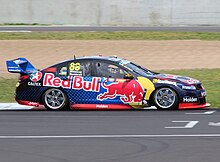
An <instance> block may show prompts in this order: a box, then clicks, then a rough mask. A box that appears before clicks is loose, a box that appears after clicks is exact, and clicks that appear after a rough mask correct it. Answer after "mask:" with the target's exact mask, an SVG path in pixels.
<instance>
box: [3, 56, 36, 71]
mask: <svg viewBox="0 0 220 162" xmlns="http://www.w3.org/2000/svg"><path fill="white" fill-rule="evenodd" d="M6 65H7V69H8V72H10V73H20V74H29V73H32V72H33V71H36V70H37V69H36V68H35V67H34V66H33V65H32V64H31V63H30V62H29V61H28V60H27V59H26V58H17V59H14V60H8V61H6Z"/></svg>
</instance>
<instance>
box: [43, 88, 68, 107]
mask: <svg viewBox="0 0 220 162" xmlns="http://www.w3.org/2000/svg"><path fill="white" fill-rule="evenodd" d="M45 102H46V104H47V106H48V107H49V108H51V109H59V108H61V107H62V105H63V104H64V102H65V97H64V94H63V92H62V91H60V90H55V89H53V90H51V91H49V92H48V93H47V94H46V95H45Z"/></svg>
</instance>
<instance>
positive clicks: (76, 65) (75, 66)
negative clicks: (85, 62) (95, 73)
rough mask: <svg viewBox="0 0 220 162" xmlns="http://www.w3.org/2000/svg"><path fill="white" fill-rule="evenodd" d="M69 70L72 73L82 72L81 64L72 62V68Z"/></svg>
mask: <svg viewBox="0 0 220 162" xmlns="http://www.w3.org/2000/svg"><path fill="white" fill-rule="evenodd" d="M69 69H70V71H74V70H75V71H79V70H80V63H78V62H77V63H74V62H72V63H71V64H70V67H69Z"/></svg>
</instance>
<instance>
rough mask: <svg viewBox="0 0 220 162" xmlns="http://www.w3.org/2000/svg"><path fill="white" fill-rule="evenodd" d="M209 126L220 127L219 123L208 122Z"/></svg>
mask: <svg viewBox="0 0 220 162" xmlns="http://www.w3.org/2000/svg"><path fill="white" fill-rule="evenodd" d="M209 125H210V126H217V127H220V122H219V123H214V122H209Z"/></svg>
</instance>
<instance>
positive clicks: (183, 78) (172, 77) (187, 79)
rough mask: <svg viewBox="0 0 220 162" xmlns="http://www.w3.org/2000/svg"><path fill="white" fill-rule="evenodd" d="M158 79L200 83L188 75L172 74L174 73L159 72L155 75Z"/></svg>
mask: <svg viewBox="0 0 220 162" xmlns="http://www.w3.org/2000/svg"><path fill="white" fill-rule="evenodd" d="M154 77H155V78H156V79H161V80H169V81H173V82H181V83H185V84H198V83H200V81H199V80H196V79H193V78H190V77H186V76H179V75H172V74H157V75H155V76H154Z"/></svg>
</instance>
